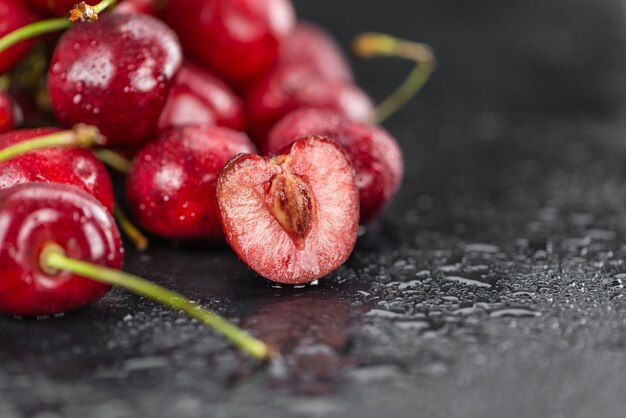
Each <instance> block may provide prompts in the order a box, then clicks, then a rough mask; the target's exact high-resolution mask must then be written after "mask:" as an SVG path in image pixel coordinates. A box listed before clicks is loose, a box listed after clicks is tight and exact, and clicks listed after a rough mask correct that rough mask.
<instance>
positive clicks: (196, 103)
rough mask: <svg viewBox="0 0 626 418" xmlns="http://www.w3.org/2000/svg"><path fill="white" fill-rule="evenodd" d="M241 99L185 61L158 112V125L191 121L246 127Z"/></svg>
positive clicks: (162, 127) (234, 127) (224, 85)
mask: <svg viewBox="0 0 626 418" xmlns="http://www.w3.org/2000/svg"><path fill="white" fill-rule="evenodd" d="M245 118H246V116H245V112H244V106H243V102H242V101H241V99H240V98H239V97H237V95H236V94H235V93H234V92H233V91H232V90H231V89H230V87H228V86H227V85H226V84H225V83H223V82H222V81H221V80H219V79H218V78H217V77H215V76H213V75H212V74H211V73H209V72H207V71H205V70H203V69H202V68H200V67H198V66H196V65H193V64H191V63H189V62H185V63H184V64H183V67H182V68H181V69H180V71H179V72H178V75H177V76H176V80H175V81H174V84H173V86H172V89H171V91H170V95H169V97H168V98H167V103H166V104H165V108H164V109H163V113H161V119H160V120H159V128H160V129H165V128H168V127H171V126H183V125H190V124H202V125H218V126H223V127H226V128H231V129H234V130H236V131H245V130H246V120H245Z"/></svg>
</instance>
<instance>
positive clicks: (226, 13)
mask: <svg viewBox="0 0 626 418" xmlns="http://www.w3.org/2000/svg"><path fill="white" fill-rule="evenodd" d="M162 17H163V19H164V20H165V22H166V23H167V24H169V25H170V26H171V27H172V28H173V29H174V30H175V31H176V33H177V34H178V36H180V39H181V42H182V44H183V48H184V49H185V53H186V54H188V55H189V56H190V57H192V58H194V59H195V60H196V61H198V62H200V63H202V64H204V65H206V66H207V67H209V68H210V69H212V70H213V71H214V72H215V73H216V74H217V75H218V76H219V77H220V78H222V79H223V80H226V81H229V82H230V83H232V84H235V85H237V86H241V85H244V84H246V83H248V82H250V81H251V80H253V79H255V78H258V77H259V76H260V75H262V74H263V73H264V72H265V71H267V70H268V69H270V68H271V67H272V66H273V65H274V64H275V62H276V59H277V57H278V52H279V49H280V44H281V42H282V41H283V39H285V38H286V37H287V36H288V35H289V34H290V32H291V31H292V30H293V27H294V25H295V12H294V10H293V5H292V4H291V2H290V0H176V1H169V2H167V4H166V6H165V8H164V10H163V13H162Z"/></svg>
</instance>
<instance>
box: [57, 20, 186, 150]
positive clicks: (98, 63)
mask: <svg viewBox="0 0 626 418" xmlns="http://www.w3.org/2000/svg"><path fill="white" fill-rule="evenodd" d="M181 65H182V52H181V49H180V45H179V43H178V39H177V37H176V35H175V34H174V32H173V31H172V30H171V29H169V28H168V27H167V26H166V25H165V24H164V23H162V22H161V21H159V20H158V19H155V18H153V17H150V16H147V15H142V14H123V13H119V14H107V15H105V16H103V17H101V18H100V19H98V20H97V21H96V22H93V23H88V22H85V23H77V24H75V25H74V26H72V27H71V28H70V29H69V30H67V31H66V32H65V34H64V35H63V36H62V37H61V39H60V41H59V43H58V44H57V47H56V49H55V51H54V55H53V57H52V62H51V65H50V70H49V73H48V86H49V90H50V98H51V100H52V108H53V110H54V113H55V115H56V116H57V118H58V120H59V121H60V122H61V123H63V124H65V125H74V124H76V123H87V124H91V125H95V126H97V127H98V128H99V129H100V131H101V132H102V133H103V135H105V136H106V137H107V144H108V145H109V146H114V147H132V146H136V145H139V144H142V143H143V142H145V141H146V140H147V139H149V138H151V137H152V136H153V135H154V133H155V132H156V129H157V124H158V120H159V117H160V114H161V111H162V110H163V107H164V106H165V102H166V100H167V95H168V94H169V89H170V85H171V83H172V81H173V79H174V77H175V76H176V73H177V72H178V70H179V68H180V66H181ZM139 110H140V113H139V115H140V117H139V116H138V113H137V112H138V111H139Z"/></svg>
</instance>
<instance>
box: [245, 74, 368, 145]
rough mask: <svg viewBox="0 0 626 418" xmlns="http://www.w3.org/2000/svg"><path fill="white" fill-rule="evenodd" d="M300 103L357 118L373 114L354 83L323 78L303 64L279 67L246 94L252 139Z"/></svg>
mask: <svg viewBox="0 0 626 418" xmlns="http://www.w3.org/2000/svg"><path fill="white" fill-rule="evenodd" d="M304 107H315V108H323V109H332V110H334V111H335V112H338V113H340V114H343V115H345V116H347V117H348V118H350V119H353V120H360V121H365V120H369V119H371V118H372V117H373V115H374V105H373V103H372V101H371V99H370V98H369V97H368V96H367V95H366V94H365V93H364V92H363V91H362V90H361V89H359V88H358V87H356V86H355V85H353V84H350V83H346V82H343V81H337V80H328V79H325V78H323V77H321V76H319V75H318V74H317V73H316V72H315V71H314V70H311V69H310V68H309V67H308V66H305V65H293V66H286V67H280V68H277V69H276V70H274V71H273V72H271V73H269V74H268V75H267V76H266V77H265V78H263V79H262V80H261V81H260V82H259V83H258V84H256V85H255V86H254V87H253V88H252V89H251V90H250V91H249V92H248V94H247V95H246V108H247V111H248V118H249V124H250V131H251V134H252V137H253V139H254V140H255V141H257V142H262V141H263V140H264V139H265V137H266V136H267V134H268V133H269V131H270V130H271V129H272V127H273V126H274V125H275V124H276V123H277V122H278V121H279V120H280V119H282V118H283V117H284V116H285V115H287V114H288V113H290V112H292V111H294V110H297V109H301V108H304Z"/></svg>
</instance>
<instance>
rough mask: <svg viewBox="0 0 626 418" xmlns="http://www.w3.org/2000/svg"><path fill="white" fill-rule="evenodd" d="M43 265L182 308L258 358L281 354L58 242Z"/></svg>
mask: <svg viewBox="0 0 626 418" xmlns="http://www.w3.org/2000/svg"><path fill="white" fill-rule="evenodd" d="M40 264H41V268H42V270H43V271H48V272H51V271H60V270H63V271H69V272H72V273H74V274H77V275H79V276H83V277H86V278H89V279H91V280H95V281H98V282H101V283H106V284H109V285H113V286H119V287H122V288H124V289H126V290H128V291H130V292H132V293H135V294H137V295H139V296H144V297H146V298H148V299H152V300H154V301H156V302H158V303H161V304H163V305H166V306H169V307H170V308H173V309H176V310H181V311H183V312H185V313H186V314H188V315H189V316H191V317H193V318H195V319H197V320H198V321H200V322H201V323H203V324H204V325H206V326H208V327H210V328H213V329H214V330H215V331H216V332H218V333H220V334H222V335H223V336H224V337H226V338H227V339H228V340H230V341H231V342H232V343H233V344H234V345H235V346H237V347H238V348H240V349H241V350H243V351H245V352H247V353H248V354H249V355H250V356H252V357H254V358H256V359H258V360H261V361H266V360H270V359H272V358H275V357H276V356H277V355H278V353H277V351H275V350H274V349H273V348H272V347H270V346H268V345H267V344H265V343H264V342H263V341H261V340H259V339H257V338H255V337H253V336H251V335H250V334H248V333H247V332H246V331H244V330H243V329H241V328H239V327H237V326H235V325H233V324H231V323H230V322H229V321H227V320H226V319H224V318H222V317H221V316H219V315H217V314H216V313H214V312H212V311H210V310H208V309H205V308H202V307H201V306H198V305H195V304H194V303H192V302H191V301H190V300H188V299H187V298H185V297H184V296H182V295H181V294H179V293H176V292H173V291H171V290H167V289H165V288H164V287H161V286H159V285H157V284H155V283H152V282H150V281H148V280H146V279H144V278H141V277H139V276H135V275H132V274H128V273H124V272H122V271H118V270H113V269H110V268H107V267H103V266H99V265H95V264H91V263H88V262H84V261H80V260H75V259H73V258H70V257H67V256H66V255H65V253H64V251H63V249H62V248H60V247H59V246H58V245H56V244H48V245H47V246H46V247H45V248H44V250H43V251H42V252H41V257H40Z"/></svg>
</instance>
